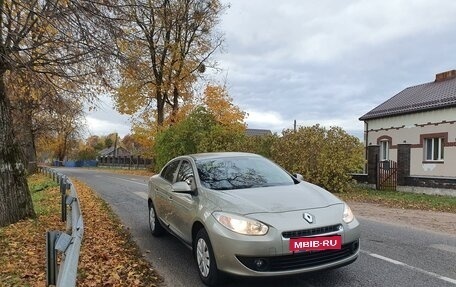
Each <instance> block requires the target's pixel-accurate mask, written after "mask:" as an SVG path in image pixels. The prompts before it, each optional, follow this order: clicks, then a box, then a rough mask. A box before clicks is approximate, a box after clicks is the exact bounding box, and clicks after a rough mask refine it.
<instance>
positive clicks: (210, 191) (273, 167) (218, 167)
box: [148, 153, 360, 286]
mask: <svg viewBox="0 0 456 287" xmlns="http://www.w3.org/2000/svg"><path fill="white" fill-rule="evenodd" d="M148 204H149V226H150V229H151V232H152V234H153V235H155V236H158V235H160V234H162V233H163V232H165V231H168V232H170V233H171V234H173V235H174V236H176V237H178V238H179V239H181V241H182V242H183V243H185V244H187V245H188V246H189V247H190V248H191V249H192V250H193V253H194V258H195V261H196V264H197V266H198V268H197V269H198V271H199V275H200V278H201V280H202V281H203V282H204V283H205V284H206V285H209V286H214V285H216V284H218V283H219V282H220V280H221V278H222V277H223V276H222V275H223V274H224V273H229V274H234V275H240V276H281V275H291V274H299V273H304V272H311V271H316V270H322V269H328V268H335V267H340V266H344V265H347V264H350V263H352V262H354V261H355V260H356V258H357V257H358V254H359V237H360V228H359V223H358V221H357V220H356V218H355V217H354V216H353V213H352V211H351V210H350V207H348V205H347V204H346V203H344V202H343V201H341V200H340V199H338V198H337V197H336V196H334V195H332V194H331V193H330V192H328V191H326V190H324V189H322V188H320V187H318V186H316V185H313V184H311V183H308V182H306V181H304V180H303V179H302V176H300V175H291V174H290V173H288V172H286V171H285V170H284V169H282V168H281V167H280V166H278V165H277V164H275V163H273V162H272V161H270V160H268V159H266V158H264V157H262V156H259V155H255V154H249V153H207V154H194V155H188V156H181V157H177V158H175V159H173V160H171V161H170V162H168V163H167V164H166V165H165V167H164V168H163V169H162V171H161V172H160V174H157V175H154V176H152V177H151V178H150V180H149V199H148Z"/></svg>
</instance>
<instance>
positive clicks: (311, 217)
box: [302, 212, 313, 223]
mask: <svg viewBox="0 0 456 287" xmlns="http://www.w3.org/2000/svg"><path fill="white" fill-rule="evenodd" d="M302 217H304V219H305V220H306V221H307V222H309V223H313V216H312V215H311V214H309V213H307V212H304V214H303V215H302Z"/></svg>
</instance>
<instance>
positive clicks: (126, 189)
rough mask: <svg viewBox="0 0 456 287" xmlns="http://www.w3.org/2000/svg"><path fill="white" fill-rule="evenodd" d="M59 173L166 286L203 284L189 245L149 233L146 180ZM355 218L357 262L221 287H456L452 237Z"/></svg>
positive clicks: (77, 171)
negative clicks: (130, 241) (99, 201)
mask: <svg viewBox="0 0 456 287" xmlns="http://www.w3.org/2000/svg"><path fill="white" fill-rule="evenodd" d="M59 171H60V172H62V173H63V174H66V175H68V176H70V177H75V178H77V179H79V180H81V181H83V182H85V183H86V184H88V185H89V186H90V187H91V188H93V189H94V190H95V191H96V192H97V193H98V194H99V195H100V196H101V197H102V198H103V199H104V200H105V201H106V202H107V203H109V204H110V206H111V207H112V209H113V210H114V212H116V213H117V214H118V215H119V217H120V218H121V220H122V222H123V224H124V225H125V226H127V227H128V228H129V229H130V232H131V234H132V235H133V238H134V240H135V241H136V242H137V244H138V246H139V247H140V249H141V250H142V251H143V254H144V256H145V257H146V258H147V260H149V261H150V262H151V263H152V265H153V267H154V268H155V269H156V270H157V271H158V273H159V274H160V275H161V276H162V277H163V278H164V280H165V284H166V286H185V287H191V286H203V284H202V283H201V281H200V279H199V277H198V273H197V269H196V268H197V267H196V264H195V263H194V261H193V258H192V254H191V251H190V250H189V249H188V248H187V247H185V246H184V245H183V244H182V243H181V242H180V241H179V240H177V239H176V238H174V237H173V236H171V235H165V236H163V237H160V238H155V237H152V235H151V234H150V232H149V227H148V221H147V220H148V213H147V212H148V210H147V177H143V176H133V175H120V174H114V173H107V172H99V171H94V170H87V169H79V168H60V169H59ZM83 204H84V203H83V202H82V205H83ZM411 212H413V211H411ZM358 219H359V221H360V222H361V224H362V237H361V254H360V257H359V258H358V260H357V261H356V262H355V263H353V264H351V265H349V266H346V267H342V268H339V269H335V270H330V271H324V272H317V273H312V274H305V275H300V276H293V277H281V278H274V279H271V278H267V279H248V278H231V277H230V278H229V279H228V281H227V283H226V284H225V285H224V286H227V287H228V286H239V287H243V286H253V287H255V286H258V287H260V286H261V287H268V286H415V287H416V286H426V287H429V286H456V234H444V233H434V232H426V231H423V230H422V229H416V228H414V227H413V226H407V227H405V226H398V225H394V224H382V223H378V222H375V221H371V220H369V219H367V218H358ZM455 224H456V223H455Z"/></svg>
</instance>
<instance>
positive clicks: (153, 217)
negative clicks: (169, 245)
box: [149, 202, 165, 236]
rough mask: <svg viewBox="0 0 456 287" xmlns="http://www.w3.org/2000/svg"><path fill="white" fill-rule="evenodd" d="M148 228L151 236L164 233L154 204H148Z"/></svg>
mask: <svg viewBox="0 0 456 287" xmlns="http://www.w3.org/2000/svg"><path fill="white" fill-rule="evenodd" d="M149 228H150V232H151V233H152V235H153V236H160V235H162V234H163V233H164V232H165V229H164V228H163V226H162V225H161V223H160V221H159V220H158V217H157V213H156V212H155V208H154V204H153V203H152V202H149Z"/></svg>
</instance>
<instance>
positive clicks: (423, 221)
mask: <svg viewBox="0 0 456 287" xmlns="http://www.w3.org/2000/svg"><path fill="white" fill-rule="evenodd" d="M348 203H349V205H350V207H351V208H352V210H353V212H354V214H355V215H356V216H357V217H360V218H367V219H370V220H374V221H378V222H384V223H392V224H396V225H402V226H407V227H412V228H416V229H421V230H427V231H433V232H439V233H445V234H450V235H453V236H454V235H455V234H456V214H455V213H449V212H437V211H426V210H414V209H401V208H391V207H385V206H382V205H381V204H375V203H364V202H355V201H348Z"/></svg>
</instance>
